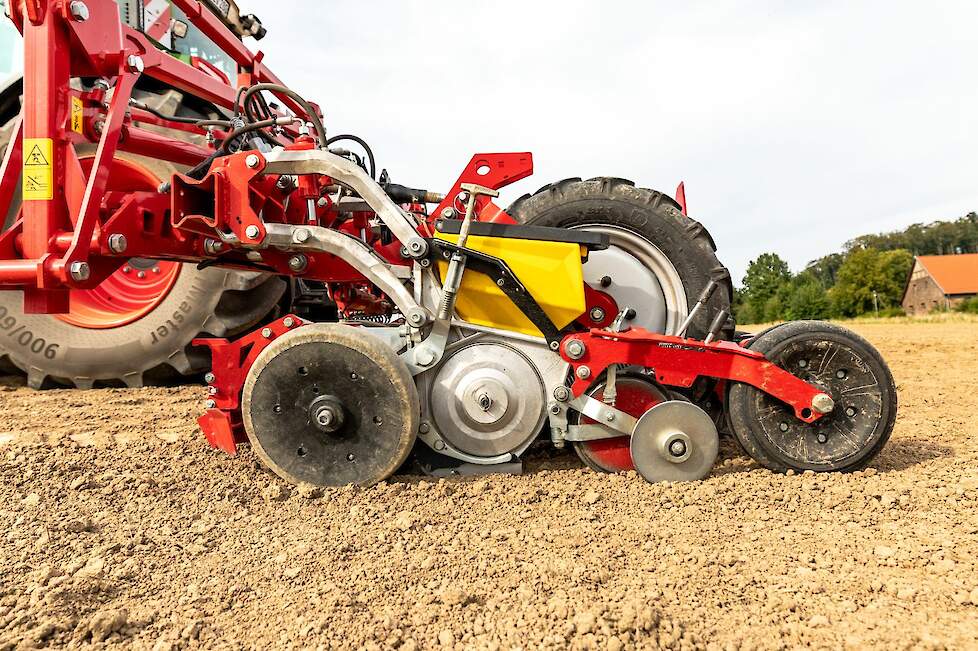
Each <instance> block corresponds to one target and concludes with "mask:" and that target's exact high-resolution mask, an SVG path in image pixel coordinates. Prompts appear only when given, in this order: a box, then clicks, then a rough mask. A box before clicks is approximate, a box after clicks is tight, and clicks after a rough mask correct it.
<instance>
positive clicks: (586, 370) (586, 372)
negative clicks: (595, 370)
mask: <svg viewBox="0 0 978 651" xmlns="http://www.w3.org/2000/svg"><path fill="white" fill-rule="evenodd" d="M577 377H579V378H581V379H582V380H586V379H588V378H589V377H591V369H590V367H587V366H578V367H577Z"/></svg>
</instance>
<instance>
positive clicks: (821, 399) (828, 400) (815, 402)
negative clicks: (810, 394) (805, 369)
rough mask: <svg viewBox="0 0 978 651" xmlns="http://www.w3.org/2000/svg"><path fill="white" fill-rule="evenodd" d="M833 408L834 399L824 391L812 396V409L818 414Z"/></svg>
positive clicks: (825, 412)
mask: <svg viewBox="0 0 978 651" xmlns="http://www.w3.org/2000/svg"><path fill="white" fill-rule="evenodd" d="M834 408H835V401H834V400H832V397H831V396H829V395H828V394H825V393H819V394H818V395H816V396H815V397H814V398H812V409H814V410H815V411H817V412H818V413H820V414H827V413H829V412H830V411H832V410H833V409H834Z"/></svg>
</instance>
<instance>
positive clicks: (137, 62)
mask: <svg viewBox="0 0 978 651" xmlns="http://www.w3.org/2000/svg"><path fill="white" fill-rule="evenodd" d="M126 65H127V66H129V71H130V72H139V73H142V71H143V59H142V57H139V56H136V55H135V54H130V55H129V57H128V58H127V59H126Z"/></svg>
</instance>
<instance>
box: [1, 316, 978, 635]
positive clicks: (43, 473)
mask: <svg viewBox="0 0 978 651" xmlns="http://www.w3.org/2000/svg"><path fill="white" fill-rule="evenodd" d="M855 328H856V329H857V330H858V331H860V332H861V333H862V334H863V335H865V336H866V337H868V338H869V339H870V340H871V341H872V342H873V343H875V344H876V345H877V346H878V347H879V348H880V350H881V351H882V353H883V354H884V356H885V357H886V358H887V359H888V360H889V362H890V364H891V365H892V368H893V372H894V374H895V376H896V378H897V383H898V387H899V391H900V399H901V403H902V404H901V408H900V415H899V419H898V422H897V426H896V431H895V433H894V436H893V439H892V441H891V442H890V443H889V445H888V446H887V447H886V448H885V449H884V451H883V453H882V455H881V456H880V457H879V459H878V460H877V461H876V462H875V463H874V464H873V466H874V467H873V468H871V469H869V470H866V471H864V472H861V473H856V474H851V475H818V476H781V475H773V474H771V473H769V472H767V471H766V470H762V469H758V468H757V467H756V466H755V465H754V464H753V463H752V462H750V461H749V460H747V459H745V458H742V457H740V456H738V455H737V452H736V451H735V450H734V449H733V448H732V447H730V446H729V445H728V446H726V447H725V449H724V453H725V460H724V461H723V462H722V464H721V465H720V466H719V467H718V468H717V470H716V471H715V472H714V474H713V475H712V476H711V477H709V478H708V479H707V480H705V481H702V482H697V483H690V484H673V485H663V484H659V485H650V484H647V483H645V482H644V481H642V480H641V479H640V478H638V477H637V476H636V475H635V474H634V473H631V474H625V475H615V476H612V475H600V474H596V473H593V472H591V471H587V470H584V469H582V468H580V466H579V464H577V463H576V462H574V461H572V460H570V459H569V458H567V457H563V458H560V459H557V460H549V459H546V458H544V459H543V461H544V463H542V464H541V463H540V462H539V460H538V463H537V464H536V467H537V470H536V471H535V472H532V473H530V474H528V475H525V476H520V477H511V476H494V477H490V478H485V479H474V480H473V479H469V480H451V481H431V480H428V479H423V478H418V477H399V478H397V479H396V480H395V481H391V482H389V483H386V484H384V485H381V486H377V487H374V488H370V489H366V490H362V489H354V488H347V489H340V490H329V491H326V492H325V494H321V493H319V492H317V491H301V490H297V489H295V488H292V487H290V486H288V485H286V484H285V483H284V482H282V481H280V480H278V479H277V478H276V477H274V476H272V475H269V474H268V473H266V472H265V471H263V470H262V469H261V468H260V467H259V466H258V464H257V463H256V460H255V458H254V456H253V455H252V454H251V453H250V452H248V451H244V452H243V453H242V454H239V455H238V456H237V457H233V458H232V457H229V456H226V455H224V454H221V453H218V452H214V451H211V450H210V449H208V448H207V446H206V443H205V441H204V439H203V437H202V436H201V435H200V434H199V433H198V431H197V429H196V427H195V423H194V417H195V414H196V413H197V412H198V411H199V410H200V409H201V405H202V402H203V400H204V393H203V391H202V390H201V389H200V388H199V387H188V388H179V389H141V390H128V389H127V390H121V389H120V390H111V389H110V390H96V391H70V392H69V391H45V392H41V393H35V392H32V391H29V390H28V389H26V388H25V387H24V386H23V383H22V382H21V381H19V380H15V379H10V380H7V381H6V382H5V383H3V386H0V500H2V501H0V521H2V527H3V533H2V536H0V564H2V565H0V572H2V574H0V649H8V648H15V647H30V646H34V645H36V646H45V645H49V646H61V645H67V646H84V645H88V644H95V645H105V646H110V647H114V646H125V647H135V648H152V649H171V648H183V647H188V648H194V647H233V648H237V647H243V648H268V647H283V646H296V647H322V648H333V647H335V648H399V649H417V648H431V647H437V646H439V645H440V646H446V647H455V648H512V647H523V648H555V649H562V648H568V647H570V648H585V647H587V648H607V649H621V648H631V647H641V648H655V647H665V648H701V647H706V648H716V649H728V648H729V649H737V648H739V649H748V648H752V649H753V648H765V649H766V648H785V647H797V646H813V647H820V648H839V647H868V646H874V647H880V648H888V649H889V648H945V647H946V648H975V647H976V644H978V643H976V639H978V571H976V569H978V568H976V557H978V470H976V465H978V416H976V410H975V408H976V406H978V322H945V323H877V324H860V325H856V326H855ZM540 467H543V468H546V469H539V468H540Z"/></svg>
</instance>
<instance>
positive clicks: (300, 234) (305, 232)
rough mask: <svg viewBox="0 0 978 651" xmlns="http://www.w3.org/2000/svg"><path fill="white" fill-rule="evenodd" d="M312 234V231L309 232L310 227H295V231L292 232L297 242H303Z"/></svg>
mask: <svg viewBox="0 0 978 651" xmlns="http://www.w3.org/2000/svg"><path fill="white" fill-rule="evenodd" d="M310 235H312V233H310V232H309V229H308V228H297V229H295V232H294V233H292V240H293V241H294V242H296V243H297V244H302V243H303V242H306V241H308V240H309V236H310Z"/></svg>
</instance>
